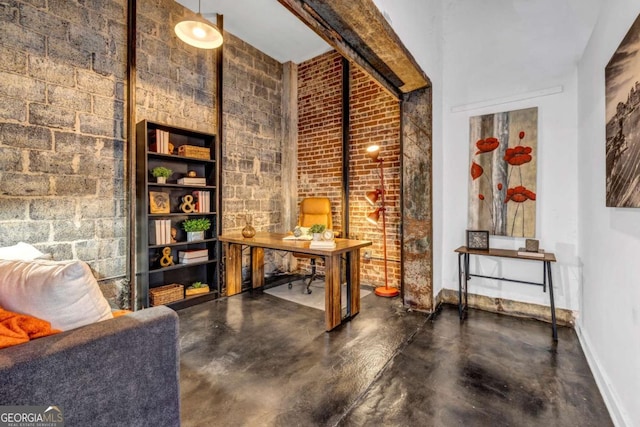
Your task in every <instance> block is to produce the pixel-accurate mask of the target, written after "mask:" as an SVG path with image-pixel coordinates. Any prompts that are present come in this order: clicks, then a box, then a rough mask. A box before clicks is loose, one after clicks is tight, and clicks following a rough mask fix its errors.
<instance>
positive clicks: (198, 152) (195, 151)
mask: <svg viewBox="0 0 640 427" xmlns="http://www.w3.org/2000/svg"><path fill="white" fill-rule="evenodd" d="M178 155H180V156H184V157H195V158H196V159H206V160H209V159H211V150H210V149H209V148H207V147H197V146H195V145H181V146H179V147H178Z"/></svg>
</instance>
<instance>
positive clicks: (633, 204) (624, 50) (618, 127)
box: [604, 15, 640, 208]
mask: <svg viewBox="0 0 640 427" xmlns="http://www.w3.org/2000/svg"><path fill="white" fill-rule="evenodd" d="M639 38H640V15H639V16H638V17H637V18H636V20H635V21H634V22H633V24H631V28H629V31H628V32H627V34H626V35H625V36H624V39H622V42H620V45H619V46H618V48H617V49H616V51H615V52H614V53H613V56H611V59H610V60H609V63H608V64H607V66H606V67H605V69H604V79H605V92H606V97H605V99H606V107H605V113H606V114H605V118H606V120H607V124H606V127H605V129H606V188H607V196H606V206H607V207H626V208H640V195H639V194H638V191H637V189H638V172H637V167H638V160H637V158H638V150H640V120H638V118H639V112H640V109H639V108H638V107H639V106H640V99H639V98H638V93H640V67H639V66H638V60H640V48H639V47H638V39H639Z"/></svg>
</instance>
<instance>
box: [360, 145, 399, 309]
mask: <svg viewBox="0 0 640 427" xmlns="http://www.w3.org/2000/svg"><path fill="white" fill-rule="evenodd" d="M366 155H367V157H369V158H370V159H371V160H373V161H374V162H376V163H378V164H379V165H380V188H377V189H376V190H374V191H369V192H367V193H366V195H365V199H366V200H367V202H368V203H369V204H370V205H371V206H374V207H375V206H376V203H377V202H378V199H380V206H378V207H377V208H376V209H375V210H374V211H373V212H369V213H368V214H367V221H369V222H370V223H372V224H375V225H377V224H378V220H379V219H380V216H381V215H382V250H383V259H384V286H378V287H377V288H376V289H375V294H376V295H378V296H381V297H395V296H397V295H398V294H399V293H400V291H398V289H397V288H393V287H389V277H388V271H387V222H386V219H385V214H384V213H385V204H384V160H383V159H382V158H380V157H379V155H380V146H379V145H370V146H369V147H367V154H366Z"/></svg>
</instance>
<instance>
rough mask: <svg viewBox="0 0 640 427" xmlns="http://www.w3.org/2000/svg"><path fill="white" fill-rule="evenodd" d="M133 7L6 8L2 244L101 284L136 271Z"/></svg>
mask: <svg viewBox="0 0 640 427" xmlns="http://www.w3.org/2000/svg"><path fill="white" fill-rule="evenodd" d="M126 5H127V2H126V1H125V0H113V1H108V2H81V3H78V2H70V1H65V0H49V1H18V0H12V1H8V2H2V3H0V105H2V107H1V108H0V246H7V245H12V244H15V243H17V242H19V241H24V242H28V243H31V244H34V245H35V246H36V247H38V248H39V249H40V250H42V251H43V252H48V253H51V254H52V255H53V258H54V259H70V258H78V259H82V260H84V261H87V262H88V263H89V265H90V266H91V267H92V269H93V271H94V273H95V274H96V276H97V277H98V278H108V277H114V276H116V277H118V276H122V275H124V274H125V270H126V254H127V247H126V240H127V239H126V224H125V218H126V216H125V215H126V208H127V207H126V199H125V193H124V187H125V186H124V170H125V164H124V159H125V157H124V150H125V143H124V138H125V128H124V124H125V117H124V115H125V107H124V106H125V98H124V87H125V73H126V30H125V28H126V8H127V6H126ZM104 290H105V292H106V293H107V294H108V295H109V296H112V297H114V296H115V295H114V292H115V289H114V288H109V289H106V288H105V289H104Z"/></svg>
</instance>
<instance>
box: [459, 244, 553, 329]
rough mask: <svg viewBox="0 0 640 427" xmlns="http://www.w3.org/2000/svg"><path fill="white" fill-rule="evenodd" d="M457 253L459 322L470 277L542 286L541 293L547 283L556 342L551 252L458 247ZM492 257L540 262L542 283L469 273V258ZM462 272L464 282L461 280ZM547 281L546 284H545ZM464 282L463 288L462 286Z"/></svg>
mask: <svg viewBox="0 0 640 427" xmlns="http://www.w3.org/2000/svg"><path fill="white" fill-rule="evenodd" d="M455 252H457V253H458V313H459V315H460V320H464V317H465V315H466V311H467V302H468V292H467V290H468V289H467V282H468V281H469V279H471V277H482V278H484V279H495V280H503V281H507V282H515V283H524V284H527V285H536V286H542V289H543V292H546V291H547V283H548V285H549V300H550V301H551V328H552V330H553V340H554V341H558V329H557V327H556V307H555V303H554V301H553V278H552V277H551V263H552V262H556V256H555V255H554V254H552V253H551V252H545V254H544V257H537V256H523V255H518V251H514V250H509V249H489V250H488V251H480V250H474V249H467V247H466V246H460V247H459V248H458V249H456V250H455ZM470 255H478V256H492V257H498V258H514V259H520V260H527V261H539V262H542V283H537V282H528V281H525V280H515V279H507V278H505V277H493V276H484V275H482V274H472V273H470V272H469V256H470ZM463 272H464V281H463V280H462V277H463ZM547 281H548V282H547ZM463 282H464V287H463V286H462V285H463ZM463 290H464V304H463V302H462V291H463Z"/></svg>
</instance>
